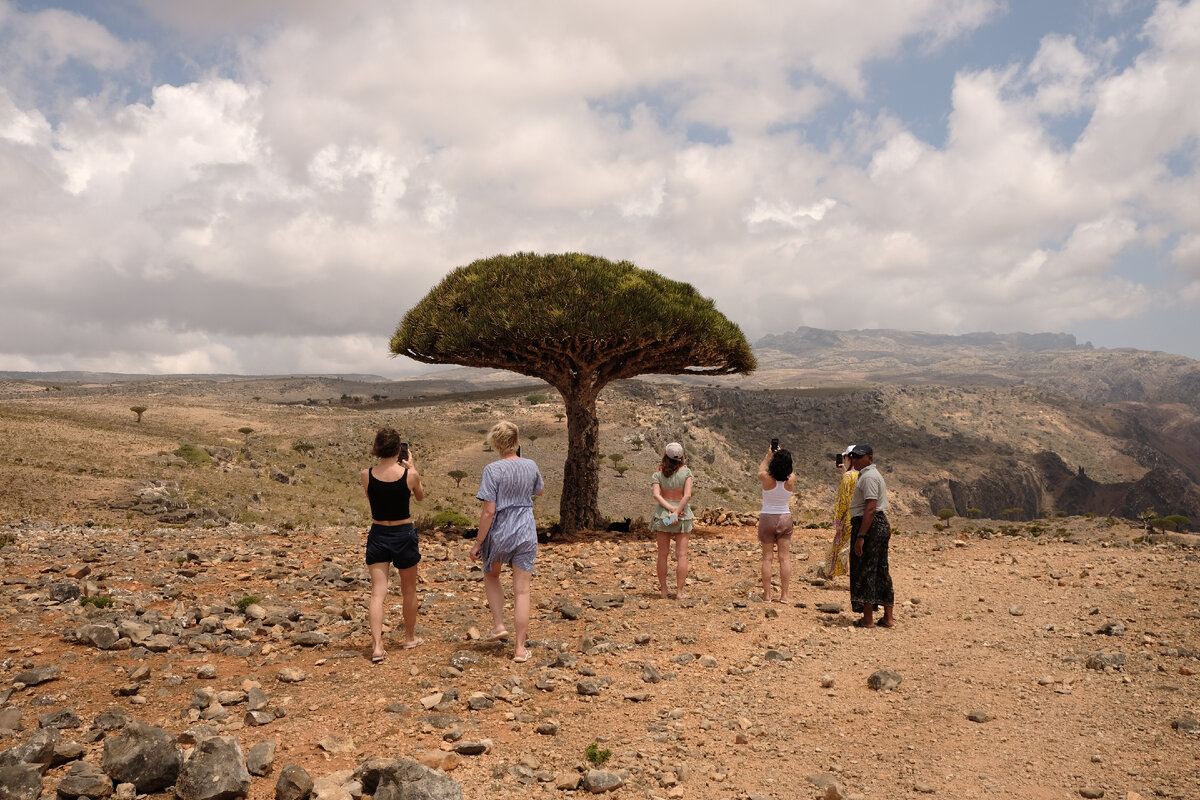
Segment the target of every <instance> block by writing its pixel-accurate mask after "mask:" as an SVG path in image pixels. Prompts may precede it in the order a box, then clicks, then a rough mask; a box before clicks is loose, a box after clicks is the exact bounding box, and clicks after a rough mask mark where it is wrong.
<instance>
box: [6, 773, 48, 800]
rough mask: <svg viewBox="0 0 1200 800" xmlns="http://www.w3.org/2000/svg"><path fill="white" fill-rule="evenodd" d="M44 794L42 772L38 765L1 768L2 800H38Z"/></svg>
mask: <svg viewBox="0 0 1200 800" xmlns="http://www.w3.org/2000/svg"><path fill="white" fill-rule="evenodd" d="M41 793H42V771H41V769H39V768H38V765H37V764H14V765H12V766H7V767H0V800H37V799H38V796H39V795H40V794H41Z"/></svg>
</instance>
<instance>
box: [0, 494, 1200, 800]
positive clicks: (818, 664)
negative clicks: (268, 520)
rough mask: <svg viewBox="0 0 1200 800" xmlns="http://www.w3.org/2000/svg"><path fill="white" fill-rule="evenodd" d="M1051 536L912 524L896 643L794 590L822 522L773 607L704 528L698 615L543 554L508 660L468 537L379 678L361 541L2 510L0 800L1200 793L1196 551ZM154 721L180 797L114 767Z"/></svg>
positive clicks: (426, 574) (1082, 531)
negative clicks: (494, 638) (526, 641)
mask: <svg viewBox="0 0 1200 800" xmlns="http://www.w3.org/2000/svg"><path fill="white" fill-rule="evenodd" d="M1056 525H1057V526H1058V527H1057V529H1056V530H1055V531H1054V532H1052V533H1046V534H1043V535H1039V536H1036V537H1035V536H1034V535H1033V534H1032V533H1030V532H1029V531H1028V530H1025V529H1020V528H1016V529H1011V528H1010V531H1011V532H1013V533H1016V534H1018V535H1009V536H1000V535H995V534H994V532H993V531H990V530H988V529H987V528H986V526H983V525H982V524H978V527H976V528H974V529H973V530H972V532H971V533H970V534H967V533H965V532H962V531H959V530H956V529H951V530H950V531H945V532H935V531H934V530H933V528H932V524H931V522H930V521H929V520H928V518H924V519H922V518H907V517H900V518H899V519H898V520H897V525H896V527H897V532H896V535H895V537H894V538H893V545H892V564H893V568H892V569H893V575H894V577H895V581H896V587H897V599H898V601H899V602H898V607H897V626H896V627H895V628H894V629H891V630H885V629H875V630H860V629H857V628H854V627H852V626H851V625H850V624H849V623H850V621H851V619H852V615H851V614H850V613H849V608H848V595H847V591H846V586H845V583H844V579H842V582H835V583H833V584H824V583H822V582H820V581H817V580H814V579H813V578H812V571H811V567H812V565H813V564H815V562H816V561H818V560H819V559H820V557H821V551H822V549H823V547H824V544H825V540H826V537H827V535H828V534H827V532H826V531H823V530H805V529H800V530H798V531H797V536H796V541H795V543H794V547H793V551H794V559H793V564H794V570H795V577H796V580H795V583H796V585H795V587H794V590H793V594H792V598H791V600H792V602H791V604H789V605H782V604H780V603H777V602H776V603H764V602H762V598H761V597H760V593H761V588H760V586H759V583H758V569H759V560H758V559H759V556H758V553H759V550H758V544H757V542H756V540H755V538H754V532H753V530H752V529H750V528H747V527H741V526H729V527H707V528H704V529H702V530H701V531H699V533H698V535H697V536H696V537H695V538H694V539H693V545H692V570H691V578H690V581H689V584H690V585H689V592H690V598H688V599H686V600H674V599H671V600H663V599H660V598H658V597H657V592H656V582H655V578H654V546H653V542H652V541H651V540H649V539H647V538H644V537H639V536H638V535H636V534H620V535H603V534H600V535H595V536H592V537H590V538H586V539H580V540H577V541H568V542H554V543H551V544H548V545H545V546H543V547H542V549H541V551H540V553H539V556H538V572H537V576H536V578H535V583H534V602H535V612H534V620H533V624H532V631H531V636H532V638H533V641H532V642H531V645H532V650H533V658H531V659H530V660H529V661H528V662H526V663H523V664H516V663H514V662H513V661H512V645H511V643H508V644H504V643H490V642H484V641H482V640H481V639H480V638H479V631H481V630H482V631H486V630H487V627H488V624H489V617H488V614H487V611H486V603H485V599H484V596H483V590H482V585H481V582H480V574H479V571H478V569H477V568H475V567H474V566H473V565H471V563H470V562H469V560H468V559H467V556H466V553H467V549H468V543H467V542H464V541H463V540H462V539H460V538H457V537H455V536H451V535H447V534H440V533H433V534H429V535H427V536H426V537H425V539H424V541H423V545H422V546H423V553H424V560H423V561H422V565H421V568H420V575H421V583H420V587H419V592H420V598H421V615H420V624H419V628H418V632H419V634H420V635H422V636H423V637H424V638H425V644H424V645H423V646H422V647H420V648H417V649H415V650H410V651H405V650H403V649H401V648H400V642H399V637H398V636H396V635H395V634H390V635H389V643H390V645H391V647H390V651H389V656H388V658H387V659H386V660H385V661H384V662H382V663H380V664H372V663H371V661H370V660H369V658H368V655H369V639H368V635H367V631H366V610H365V603H366V600H367V594H368V584H367V575H366V571H365V568H364V566H363V565H362V564H361V551H362V544H363V531H362V529H361V528H359V527H321V528H314V529H309V530H303V531H293V532H287V531H280V530H279V529H278V528H275V527H268V526H263V525H242V524H238V523H233V524H229V525H225V526H222V527H218V528H212V529H205V528H203V527H162V528H152V529H149V530H144V531H139V530H134V529H126V528H107V529H101V528H100V527H98V526H96V527H91V528H89V527H85V526H82V525H52V524H38V523H23V524H22V523H13V524H11V525H8V526H6V527H5V528H3V529H0V541H3V542H4V545H3V547H0V575H2V578H0V648H2V650H0V658H2V660H0V775H3V776H8V780H10V781H16V779H15V778H13V777H12V776H15V775H17V774H18V772H20V769H19V768H18V767H14V766H12V765H13V764H15V763H18V762H21V761H22V760H24V761H26V762H28V761H30V760H35V761H36V760H37V759H39V758H40V759H41V761H40V762H38V763H42V764H45V766H36V767H32V768H26V769H25V770H24V772H20V775H21V776H23V778H22V779H23V780H26V781H27V782H28V781H31V780H32V776H33V775H34V774H36V777H37V785H36V786H31V785H29V784H28V783H27V784H23V785H25V789H24V791H25V794H20V793H19V792H20V791H21V785H18V783H19V782H12V783H10V785H9V786H8V787H7V788H0V795H4V796H5V797H34V798H36V797H37V796H38V792H39V791H40V793H41V794H42V795H43V796H46V797H49V796H51V795H54V794H57V795H58V796H59V797H63V798H72V797H77V796H102V795H104V794H105V793H106V792H111V793H113V794H114V795H115V796H117V797H133V796H134V793H135V792H136V793H140V794H146V793H148V794H149V795H150V796H171V795H173V794H177V795H178V796H180V797H184V798H187V799H188V800H194V799H195V800H198V799H199V798H206V797H207V798H211V797H217V796H221V797H235V796H239V795H240V794H246V795H247V796H248V797H250V798H252V800H266V799H267V798H271V797H275V796H276V793H277V791H280V792H282V794H280V795H279V796H280V797H282V798H284V799H285V800H295V798H296V797H298V796H300V795H301V793H302V790H304V789H305V788H306V786H305V784H304V779H305V776H307V777H309V778H311V779H312V780H313V781H314V782H315V784H316V785H315V787H314V788H313V792H314V793H315V794H316V795H317V796H318V797H323V798H328V799H329V800H333V798H339V799H340V800H345V798H347V797H351V798H352V797H356V796H357V795H359V794H363V793H367V794H370V793H372V792H375V793H377V795H378V796H381V797H382V796H385V795H386V796H389V797H390V796H392V795H395V796H397V797H399V796H401V794H400V791H399V790H398V789H397V788H396V787H397V786H398V785H399V784H397V783H395V781H400V780H401V777H397V776H400V775H407V776H408V777H409V778H412V779H413V780H416V779H417V778H416V777H413V776H417V777H420V776H422V775H423V776H425V777H421V778H420V779H421V780H426V779H428V780H431V781H434V783H430V784H428V786H427V787H426V788H427V789H428V796H436V797H441V796H446V797H450V796H455V794H454V793H455V792H456V791H458V790H459V787H461V792H462V796H464V797H467V798H485V797H486V798H508V797H512V798H518V797H520V798H525V797H529V796H547V797H564V798H565V797H572V796H582V795H586V794H590V793H602V792H610V791H611V792H612V796H614V797H644V798H779V799H780V800H782V798H794V797H861V798H897V797H925V796H933V797H942V798H956V799H958V798H977V797H978V798H983V797H994V796H1005V797H1023V798H1047V799H1048V798H1074V797H1080V796H1082V797H1107V798H1135V797H1144V798H1152V797H1167V798H1180V799H1183V798H1194V797H1200V735H1198V731H1200V723H1198V722H1197V717H1198V716H1200V678H1198V677H1197V675H1196V673H1197V672H1200V555H1198V554H1197V551H1196V550H1194V549H1192V548H1190V547H1189V546H1188V545H1189V544H1190V539H1188V538H1186V537H1173V538H1171V539H1164V540H1162V541H1154V542H1147V541H1143V540H1141V538H1140V532H1139V531H1134V530H1127V529H1125V528H1124V527H1121V526H1116V527H1114V526H1105V525H1102V524H1099V521H1098V520H1086V519H1083V518H1071V519H1066V520H1058V521H1056ZM981 532H982V535H981ZM393 598H394V600H395V603H396V604H397V605H396V606H395V607H393V608H391V609H390V610H389V612H388V617H389V621H390V622H393V623H398V620H399V606H398V603H399V598H398V594H397V593H395V592H394V593H393ZM106 603H107V604H106ZM131 720H132V721H133V722H130V721H131ZM153 728H157V729H160V731H161V732H163V733H164V735H165V736H166V737H167V740H168V743H167V744H166V745H164V747H165V748H166V750H165V751H164V752H166V751H170V750H171V749H172V748H174V747H176V746H178V747H180V748H182V752H183V753H184V754H187V755H188V760H187V762H185V763H184V764H183V765H182V766H181V767H180V768H179V770H178V773H179V774H177V775H175V776H172V778H171V780H173V781H174V783H171V782H165V783H164V782H163V781H158V782H155V781H152V780H149V779H145V781H144V782H143V783H142V784H137V781H136V780H135V779H134V778H135V777H136V776H131V775H130V774H128V773H122V772H121V771H120V768H119V767H118V766H116V765H117V763H118V758H117V755H115V754H110V753H109V751H110V749H111V750H113V751H114V753H115V752H117V751H118V750H119V746H120V744H121V743H124V744H125V745H128V740H129V738H130V737H132V736H133V735H134V733H135V732H137V731H141V732H142V733H145V734H146V735H147V736H150V735H151V734H150V733H147V731H148V730H151V729H153ZM55 732H56V733H55ZM153 735H155V736H157V735H158V734H153ZM47 742H49V744H47ZM593 745H594V747H592V746H593ZM589 748H591V750H590V752H591V754H592V756H593V760H594V761H595V762H602V763H592V762H590V761H589V758H588V753H589ZM606 753H607V756H608V757H607V758H604V756H605V755H606ZM398 759H412V760H414V761H418V762H421V763H423V764H426V765H429V766H430V767H434V768H436V769H438V770H442V771H444V772H438V773H420V775H418V773H417V772H414V770H417V769H418V768H417V767H415V766H414V765H411V764H409V763H408V762H406V761H398ZM188 764H191V765H192V766H191V767H189V766H188ZM6 765H7V766H6ZM202 767H204V768H205V769H208V770H209V772H201V771H200V770H201V768H202ZM5 770H7V772H6V771H5ZM389 770H390V772H389ZM243 771H245V772H246V774H245V775H244V776H243V775H242V772H243ZM43 772H44V775H43ZM210 773H211V774H210ZM114 775H115V777H114ZM431 775H432V776H435V777H433V778H431V777H429V776H431ZM440 775H448V776H449V777H450V778H452V779H453V781H451V782H450V783H445V782H444V779H442V778H436V776H440ZM197 776H202V778H198V777H197ZM381 776H384V777H381ZM386 776H391V777H386ZM106 780H107V783H106ZM437 780H443V782H442V783H437V782H436V781H437ZM389 781H392V782H391V783H389ZM0 782H3V781H2V780H0ZM455 782H457V783H455ZM218 783H220V785H221V786H222V787H224V788H223V789H222V791H224V792H225V794H220V793H219V792H218V791H217V790H215V789H213V788H212V787H214V786H216V785H217V784H218ZM134 784H137V785H136V787H135V785H134ZM14 787H15V788H14ZM413 791H416V790H415V789H414V790H413ZM5 792H8V793H7V794H6V793H5ZM13 792H17V793H15V794H14V793H13ZM30 792H32V794H30ZM85 793H86V794H85Z"/></svg>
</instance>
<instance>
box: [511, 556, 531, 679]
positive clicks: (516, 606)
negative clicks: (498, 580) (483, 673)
mask: <svg viewBox="0 0 1200 800" xmlns="http://www.w3.org/2000/svg"><path fill="white" fill-rule="evenodd" d="M532 580H533V575H531V574H530V573H528V572H526V571H525V570H523V569H521V568H519V567H513V618H514V619H513V624H514V625H515V626H516V629H517V646H516V650H515V651H514V652H513V655H514V656H516V657H517V658H520V657H521V656H523V655H526V653H527V651H526V650H525V637H526V636H528V635H529V585H530V583H531V582H532Z"/></svg>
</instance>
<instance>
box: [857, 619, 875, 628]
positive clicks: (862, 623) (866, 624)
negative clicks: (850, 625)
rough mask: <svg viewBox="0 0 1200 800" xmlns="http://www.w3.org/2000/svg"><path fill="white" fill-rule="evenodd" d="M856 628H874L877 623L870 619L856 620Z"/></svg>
mask: <svg viewBox="0 0 1200 800" xmlns="http://www.w3.org/2000/svg"><path fill="white" fill-rule="evenodd" d="M854 627H856V628H874V627H875V622H874V620H869V619H856V620H854Z"/></svg>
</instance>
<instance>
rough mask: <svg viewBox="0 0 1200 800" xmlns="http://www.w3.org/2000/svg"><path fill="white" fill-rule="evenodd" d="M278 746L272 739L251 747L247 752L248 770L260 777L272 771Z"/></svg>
mask: <svg viewBox="0 0 1200 800" xmlns="http://www.w3.org/2000/svg"><path fill="white" fill-rule="evenodd" d="M276 747H277V745H276V744H275V742H274V741H272V740H271V739H267V740H266V741H263V742H259V743H258V744H256V745H254V747H251V748H250V752H249V753H247V754H246V771H247V772H249V773H250V774H251V775H257V776H259V777H262V776H263V775H266V774H268V773H270V771H271V766H272V765H273V764H274V763H275V749H276Z"/></svg>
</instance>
